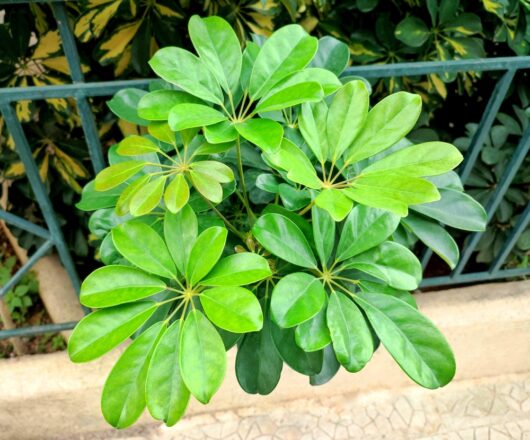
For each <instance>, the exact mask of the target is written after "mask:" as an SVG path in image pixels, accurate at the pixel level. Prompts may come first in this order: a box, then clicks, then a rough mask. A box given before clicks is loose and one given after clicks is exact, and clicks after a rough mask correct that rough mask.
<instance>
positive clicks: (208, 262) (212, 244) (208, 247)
mask: <svg viewBox="0 0 530 440" xmlns="http://www.w3.org/2000/svg"><path fill="white" fill-rule="evenodd" d="M227 234H228V231H227V230H226V229H225V228H222V227H220V226H213V227H211V228H208V229H206V230H204V231H202V232H201V234H200V235H199V236H198V237H197V240H195V243H194V244H193V247H192V248H191V251H190V256H189V260H188V265H187V267H186V278H187V279H188V281H189V282H190V283H191V284H197V283H198V282H199V281H200V280H202V279H203V278H204V277H205V276H206V275H207V274H208V272H210V270H212V268H213V267H214V266H215V264H216V263H217V261H219V258H221V254H222V253H223V249H224V247H225V242H226V236H227Z"/></svg>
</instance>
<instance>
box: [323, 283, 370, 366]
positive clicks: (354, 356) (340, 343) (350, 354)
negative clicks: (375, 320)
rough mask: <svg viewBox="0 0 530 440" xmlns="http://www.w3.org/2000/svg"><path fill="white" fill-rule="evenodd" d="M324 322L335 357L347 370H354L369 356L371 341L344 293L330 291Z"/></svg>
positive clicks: (366, 361) (358, 315)
mask: <svg viewBox="0 0 530 440" xmlns="http://www.w3.org/2000/svg"><path fill="white" fill-rule="evenodd" d="M326 317H327V323H328V328H329V332H330V334H331V340H332V341H333V349H334V350H335V354H336V355H337V360H338V361H339V362H340V363H341V364H342V365H343V366H344V368H346V370H348V371H349V372H350V373H357V372H358V371H360V370H362V369H363V367H364V366H365V365H366V364H367V363H368V361H369V360H370V359H371V358H372V354H373V352H374V343H373V339H372V334H371V332H370V328H369V327H368V323H367V322H366V320H365V319H364V316H363V314H362V313H361V311H360V310H359V308H358V307H357V306H356V305H355V304H354V303H353V301H351V299H350V298H347V297H346V296H345V295H344V294H342V293H338V292H331V295H330V297H329V304H328V311H327V316H326Z"/></svg>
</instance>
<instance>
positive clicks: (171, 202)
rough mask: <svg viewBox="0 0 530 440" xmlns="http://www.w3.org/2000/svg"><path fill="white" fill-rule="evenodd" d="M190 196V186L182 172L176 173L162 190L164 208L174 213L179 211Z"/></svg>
mask: <svg viewBox="0 0 530 440" xmlns="http://www.w3.org/2000/svg"><path fill="white" fill-rule="evenodd" d="M189 198H190V188H189V186H188V182H186V178H185V177H184V175H182V174H177V175H176V176H175V178H174V179H173V180H172V181H171V182H170V183H169V185H168V186H167V188H166V191H165V192H164V203H165V204H166V208H167V209H168V210H169V211H170V212H172V213H173V214H176V213H177V212H179V211H180V210H181V209H182V208H183V207H184V206H186V203H188V200H189Z"/></svg>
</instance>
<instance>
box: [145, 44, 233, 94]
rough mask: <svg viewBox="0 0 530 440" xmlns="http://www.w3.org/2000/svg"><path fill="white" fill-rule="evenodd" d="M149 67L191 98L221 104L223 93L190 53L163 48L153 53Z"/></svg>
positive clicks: (212, 77)
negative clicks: (194, 97) (191, 96)
mask: <svg viewBox="0 0 530 440" xmlns="http://www.w3.org/2000/svg"><path fill="white" fill-rule="evenodd" d="M149 65H150V66H151V68H152V69H153V71H154V72H155V73H156V74H157V75H158V76H159V77H160V78H162V79H164V80H166V81H167V82H169V83H171V84H175V85H177V86H179V87H180V88H181V89H182V90H184V91H186V92H188V93H190V94H192V95H193V96H196V97H197V98H200V99H204V100H205V101H209V102H213V103H215V104H222V103H223V92H222V91H221V89H220V87H219V84H218V83H217V80H216V79H215V76H214V75H213V74H212V73H211V72H210V70H208V69H207V68H206V65H205V64H204V63H203V62H202V61H201V60H200V59H199V58H197V57H196V56H195V55H193V54H192V53H191V52H188V51H187V50H184V49H181V48H180V47H164V48H162V49H159V50H158V51H157V52H156V53H155V55H154V56H153V58H151V60H150V61H149Z"/></svg>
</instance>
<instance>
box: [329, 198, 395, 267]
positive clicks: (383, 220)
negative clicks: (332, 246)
mask: <svg viewBox="0 0 530 440" xmlns="http://www.w3.org/2000/svg"><path fill="white" fill-rule="evenodd" d="M399 220H400V217H399V216H397V215H395V214H392V213H391V212H389V211H385V210H382V209H375V208H369V207H367V206H364V205H356V206H355V207H354V208H353V209H352V210H351V212H350V214H349V215H348V218H347V220H346V222H345V223H344V227H343V228H342V233H341V236H340V239H339V245H338V247H337V256H336V259H337V261H343V260H347V259H348V258H351V257H353V256H355V255H357V254H360V253H362V252H364V251H367V250H368V249H371V248H373V247H375V246H377V245H378V244H380V243H382V242H383V241H385V240H386V239H388V237H390V236H391V235H392V233H393V232H394V231H395V230H396V228H397V227H398V225H399Z"/></svg>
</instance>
